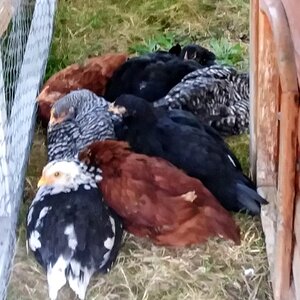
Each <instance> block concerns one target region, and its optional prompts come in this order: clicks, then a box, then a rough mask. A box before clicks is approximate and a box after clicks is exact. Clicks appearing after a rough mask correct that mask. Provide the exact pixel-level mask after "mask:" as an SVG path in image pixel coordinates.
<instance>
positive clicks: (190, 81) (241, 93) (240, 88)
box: [154, 65, 249, 135]
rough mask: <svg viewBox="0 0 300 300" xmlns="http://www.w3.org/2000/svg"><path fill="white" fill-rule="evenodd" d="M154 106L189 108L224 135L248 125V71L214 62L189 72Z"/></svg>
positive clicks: (242, 129) (243, 129)
mask: <svg viewBox="0 0 300 300" xmlns="http://www.w3.org/2000/svg"><path fill="white" fill-rule="evenodd" d="M154 106H155V107H158V106H167V107H169V108H171V109H172V108H179V109H186V110H189V111H191V112H192V113H194V114H195V115H197V116H199V118H200V119H201V120H202V121H204V122H206V123H207V124H209V125H211V126H212V127H214V128H215V129H216V130H218V131H219V132H220V133H221V134H222V135H234V134H242V133H245V132H247V131H248V128H249V75H248V73H238V72H237V71H236V70H235V69H234V68H232V67H225V66H220V65H214V66H211V67H207V68H203V69H199V70H196V71H194V72H192V73H190V74H188V75H186V76H185V77H184V78H183V79H182V80H181V82H180V83H178V84H177V85H176V86H175V87H173V88H172V89H171V90H170V91H169V93H168V94H167V95H166V96H165V97H164V98H163V99H160V100H158V101H157V102H155V103H154Z"/></svg>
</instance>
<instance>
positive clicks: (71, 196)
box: [27, 160, 123, 300]
mask: <svg viewBox="0 0 300 300" xmlns="http://www.w3.org/2000/svg"><path fill="white" fill-rule="evenodd" d="M99 180H101V173H100V170H99V169H94V172H93V173H92V172H91V170H87V166H84V165H83V164H82V163H80V162H79V161H75V160H57V161H53V162H51V163H48V164H47V165H46V166H45V167H44V169H43V174H42V177H41V179H40V181H39V183H38V186H39V190H38V192H37V194H36V196H35V198H34V200H33V202H32V203H31V205H30V208H29V211H28V214H27V244H28V246H29V248H30V249H31V250H32V251H33V254H34V256H35V258H36V260H37V261H38V263H39V264H40V265H41V266H42V267H43V268H44V270H45V271H46V273H47V281H48V289H49V297H50V299H51V300H55V299H56V298H57V294H58V291H59V290H60V289H61V288H62V287H63V286H64V285H65V284H66V282H67V281H68V283H69V285H70V287H71V289H72V290H73V291H74V292H75V293H76V294H77V296H78V297H79V299H84V298H85V294H86V290H87V287H88V284H89V281H90V278H91V277H92V275H93V274H94V273H95V272H97V273H98V272H100V273H107V272H108V271H109V270H110V269H111V267H112V265H113V263H114V262H115V260H116V258H117V255H118V252H119V249H120V247H121V241H122V234H123V229H122V223H121V220H120V219H119V217H118V216H117V215H116V214H115V212H114V211H112V210H111V209H110V208H109V207H108V206H107V205H106V204H105V202H104V201H103V199H102V194H101V192H100V190H99V189H98V187H97V182H99Z"/></svg>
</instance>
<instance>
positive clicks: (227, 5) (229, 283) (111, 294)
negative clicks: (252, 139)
mask: <svg viewBox="0 0 300 300" xmlns="http://www.w3.org/2000/svg"><path fill="white" fill-rule="evenodd" d="M248 19H249V1H248V0H247V1H246V0H124V1H120V0H73V1H71V0H60V1H58V10H57V14H56V19H55V34H54V38H53V42H52V47H51V52H50V56H49V61H48V65H47V73H46V78H45V79H47V78H49V76H51V75H52V74H53V73H55V72H57V71H58V70H60V69H62V68H64V67H65V66H67V65H69V64H71V63H76V62H82V61H83V60H84V59H85V58H87V57H89V56H94V55H101V54H104V53H107V52H116V51H118V52H128V53H130V54H132V55H134V54H142V53H145V52H148V51H155V50H168V49H169V48H170V47H171V46H172V45H174V44H175V43H177V42H179V43H182V44H185V43H187V42H193V43H198V44H201V45H203V46H206V47H208V48H209V49H210V50H212V51H214V52H215V54H216V55H217V58H218V60H219V61H220V62H222V63H226V64H233V65H235V66H236V67H237V68H239V69H244V70H246V69H247V68H248V61H249V60H248V44H247V42H248V36H249V26H248ZM228 142H229V144H230V146H231V148H232V149H233V151H234V152H235V153H236V155H237V156H238V158H239V160H240V161H241V164H242V167H243V169H244V170H245V173H248V171H249V139H248V136H246V135H244V136H240V137H232V138H229V139H228ZM45 163H46V147H45V135H44V132H43V131H42V130H41V129H40V128H38V129H37V130H36V136H35V139H34V144H33V148H32V151H31V157H30V162H29V167H28V171H27V177H26V187H25V191H24V205H23V207H22V209H21V213H20V226H19V231H18V233H19V243H18V245H19V247H18V251H17V254H16V258H15V263H14V267H13V276H12V279H11V284H10V287H9V294H8V299H9V300H17V299H21V300H27V299H36V300H44V299H47V284H46V277H45V274H44V271H43V270H42V269H41V268H40V267H39V266H38V264H37V263H36V261H35V260H34V259H33V257H32V255H27V254H26V251H25V215H26V212H27V209H28V205H29V204H30V201H31V199H32V198H33V197H34V195H35V192H36V184H37V180H38V177H39V176H40V174H41V170H42V167H43V166H44V164H45ZM235 218H236V220H237V222H238V223H239V225H240V226H241V230H242V237H243V238H242V244H241V246H239V247H233V246H232V245H230V244H229V243H226V242H220V241H215V240H212V241H210V242H209V243H207V244H205V245H201V246H199V247H192V248H189V249H181V250H177V249H166V248H164V247H154V246H153V245H152V244H151V243H149V242H148V241H145V240H143V239H138V238H135V237H133V236H131V235H126V237H125V239H124V245H123V248H122V249H121V251H120V255H119V258H118V261H117V264H116V265H115V267H114V268H113V269H112V271H111V272H110V274H108V275H107V276H103V277H96V278H95V279H93V282H92V284H91V285H90V287H89V292H88V295H87V299H88V300H89V299H101V300H102V299H130V300H131V299H132V300H133V299H134V300H137V299H138V300H140V299H141V300H146V299H149V300H156V299H157V300H177V299H191V300H192V299H194V300H202V299H203V300H212V299H218V300H225V299H226V300H237V299H239V300H245V299H251V300H254V299H259V300H267V299H272V295H271V294H272V292H271V287H270V282H269V277H268V265H267V258H266V253H265V244H264V239H263V234H262V229H261V225H260V220H259V218H254V219H253V218H251V217H247V216H241V215H236V216H235ZM249 268H253V270H254V273H255V274H254V275H253V276H250V277H248V276H245V273H244V270H245V269H249ZM73 298H74V295H73V294H72V293H70V290H69V289H68V288H65V289H63V291H62V292H61V293H60V298H59V299H61V300H67V299H73Z"/></svg>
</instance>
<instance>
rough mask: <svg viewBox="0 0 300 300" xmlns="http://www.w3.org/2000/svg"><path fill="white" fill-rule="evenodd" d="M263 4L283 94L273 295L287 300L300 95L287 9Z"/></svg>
mask: <svg viewBox="0 0 300 300" xmlns="http://www.w3.org/2000/svg"><path fill="white" fill-rule="evenodd" d="M261 4H262V6H261V8H262V9H263V10H264V11H265V12H266V13H267V14H268V16H269V20H270V23H271V26H272V31H273V37H274V42H275V47H276V57H277V62H278V70H279V74H280V85H281V90H282V95H281V112H280V133H279V140H280V145H279V165H278V194H277V195H278V198H277V212H278V215H277V232H276V249H275V257H274V278H275V281H274V282H273V291H274V299H275V300H285V299H289V297H290V294H289V293H290V286H291V280H290V277H291V263H292V235H293V218H294V200H295V174H296V160H297V157H296V146H297V126H298V124H297V118H298V106H299V91H298V84H297V72H296V64H295V59H294V53H293V52H294V48H293V44H292V40H291V35H290V32H289V25H288V21H287V18H286V14H285V11H284V8H283V5H282V3H281V1H280V0H264V1H261Z"/></svg>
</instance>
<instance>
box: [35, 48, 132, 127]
mask: <svg viewBox="0 0 300 300" xmlns="http://www.w3.org/2000/svg"><path fill="white" fill-rule="evenodd" d="M127 58H128V56H127V54H123V53H110V54H106V55H102V56H97V57H92V58H88V59H87V60H86V61H85V62H84V63H83V64H82V65H80V64H72V65H70V66H68V67H66V68H65V69H63V70H60V71H59V72H57V73H56V74H54V75H53V76H51V77H50V78H49V79H48V80H47V81H46V83H45V84H44V86H43V88H42V90H41V92H40V94H39V96H38V97H37V101H38V115H39V118H40V119H41V121H42V124H43V126H47V124H48V121H49V119H50V110H51V107H52V105H53V103H54V102H56V101H57V100H59V99H60V98H61V97H63V96H65V95H66V94H68V93H69V92H71V91H75V90H78V89H87V90H90V91H92V92H94V93H95V94H97V95H98V96H102V95H103V94H104V92H105V88H106V84H107V82H108V80H109V79H110V78H111V76H112V75H113V73H114V71H115V70H116V69H118V68H119V67H120V66H121V65H122V64H123V63H124V62H125V61H126V60H127Z"/></svg>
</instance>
